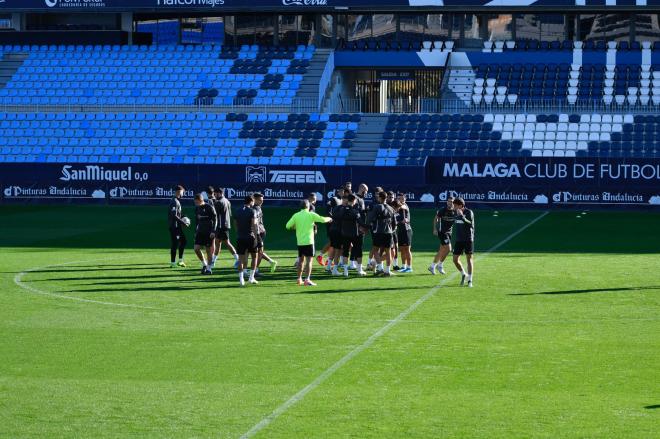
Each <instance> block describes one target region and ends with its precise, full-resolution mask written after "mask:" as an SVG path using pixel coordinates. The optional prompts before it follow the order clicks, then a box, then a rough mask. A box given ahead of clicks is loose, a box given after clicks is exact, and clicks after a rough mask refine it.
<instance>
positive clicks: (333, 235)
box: [329, 230, 342, 248]
mask: <svg viewBox="0 0 660 439" xmlns="http://www.w3.org/2000/svg"><path fill="white" fill-rule="evenodd" d="M329 237H330V245H331V246H332V248H341V245H342V239H341V230H330V235H329Z"/></svg>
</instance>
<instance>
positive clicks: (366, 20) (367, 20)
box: [347, 15, 373, 41]
mask: <svg viewBox="0 0 660 439" xmlns="http://www.w3.org/2000/svg"><path fill="white" fill-rule="evenodd" d="M372 18H373V16H372V15H349V16H348V17H347V27H348V41H357V40H362V39H365V38H371V29H372Z"/></svg>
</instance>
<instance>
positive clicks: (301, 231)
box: [286, 200, 332, 286]
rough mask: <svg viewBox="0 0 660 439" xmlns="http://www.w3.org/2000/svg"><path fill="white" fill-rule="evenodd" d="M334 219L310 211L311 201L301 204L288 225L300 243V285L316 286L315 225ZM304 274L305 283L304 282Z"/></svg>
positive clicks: (288, 228)
mask: <svg viewBox="0 0 660 439" xmlns="http://www.w3.org/2000/svg"><path fill="white" fill-rule="evenodd" d="M331 221H332V218H329V217H324V216H321V215H319V214H318V213H316V212H310V211H309V201H308V200H303V201H301V202H300V210H299V211H298V212H297V213H295V214H293V216H292V217H291V219H290V220H289V221H288V222H287V223H286V229H287V230H295V231H296V241H297V243H298V257H299V258H300V262H301V263H300V264H298V285H306V286H316V284H315V283H314V282H312V280H311V275H312V260H313V258H314V224H315V223H329V222H331ZM303 273H304V274H305V281H304V282H303Z"/></svg>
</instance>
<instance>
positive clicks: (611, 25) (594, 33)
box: [580, 14, 630, 41]
mask: <svg viewBox="0 0 660 439" xmlns="http://www.w3.org/2000/svg"><path fill="white" fill-rule="evenodd" d="M580 37H581V39H582V40H594V41H597V40H607V41H627V40H629V39H630V16H629V15H628V14H585V15H580Z"/></svg>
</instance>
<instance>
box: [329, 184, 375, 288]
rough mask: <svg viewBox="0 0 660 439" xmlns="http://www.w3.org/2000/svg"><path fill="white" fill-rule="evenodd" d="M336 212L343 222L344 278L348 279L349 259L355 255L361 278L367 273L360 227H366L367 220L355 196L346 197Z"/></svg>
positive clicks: (341, 226)
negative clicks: (363, 264)
mask: <svg viewBox="0 0 660 439" xmlns="http://www.w3.org/2000/svg"><path fill="white" fill-rule="evenodd" d="M336 210H337V215H336V216H337V218H338V220H339V221H340V222H341V224H340V231H341V237H342V261H341V263H342V265H343V266H344V276H345V277H348V268H349V262H348V259H349V255H350V254H353V255H355V258H356V259H357V260H359V261H360V265H359V269H358V274H359V275H360V276H365V275H366V274H367V273H366V272H365V271H364V270H363V269H362V240H361V239H360V225H363V226H364V221H365V219H366V218H364V216H363V214H362V211H361V210H360V207H359V206H358V205H357V197H356V196H355V195H353V194H348V195H344V198H343V199H342V204H341V206H338V207H337V208H336ZM333 220H334V218H333Z"/></svg>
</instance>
